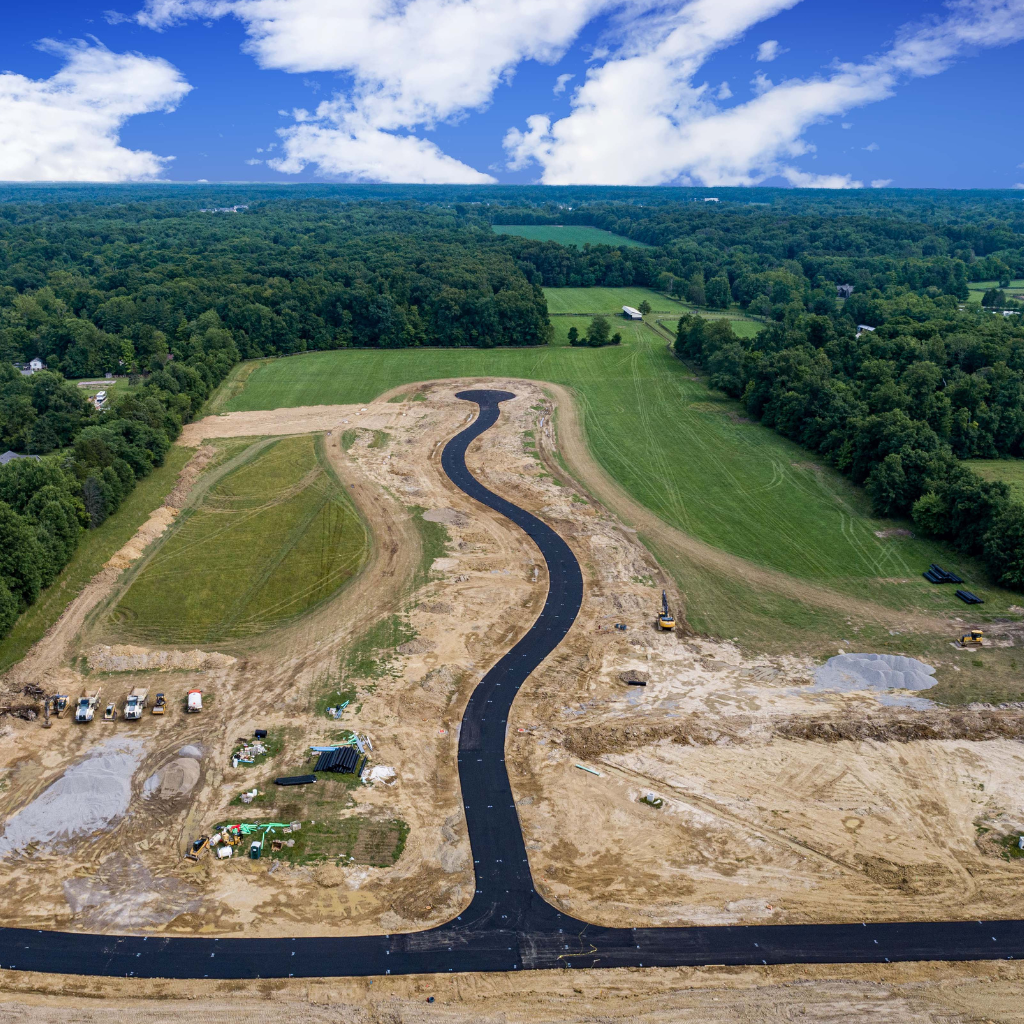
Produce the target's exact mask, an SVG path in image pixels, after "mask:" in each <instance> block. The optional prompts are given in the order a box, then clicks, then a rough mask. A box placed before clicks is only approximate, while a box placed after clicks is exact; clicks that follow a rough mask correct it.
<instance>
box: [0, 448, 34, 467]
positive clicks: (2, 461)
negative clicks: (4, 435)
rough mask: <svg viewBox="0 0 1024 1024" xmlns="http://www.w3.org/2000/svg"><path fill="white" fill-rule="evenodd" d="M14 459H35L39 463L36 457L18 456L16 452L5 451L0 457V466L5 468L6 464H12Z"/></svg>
mask: <svg viewBox="0 0 1024 1024" xmlns="http://www.w3.org/2000/svg"><path fill="white" fill-rule="evenodd" d="M15 459H35V460H36V462H38V461H39V456H38V455H19V454H18V453H17V452H11V451H7V452H4V453H3V455H0V466H6V465H7V463H8V462H14V460H15Z"/></svg>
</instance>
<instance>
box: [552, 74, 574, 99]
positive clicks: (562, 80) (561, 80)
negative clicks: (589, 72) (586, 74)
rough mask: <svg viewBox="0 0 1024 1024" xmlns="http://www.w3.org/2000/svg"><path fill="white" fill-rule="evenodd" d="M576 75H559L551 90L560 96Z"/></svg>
mask: <svg viewBox="0 0 1024 1024" xmlns="http://www.w3.org/2000/svg"><path fill="white" fill-rule="evenodd" d="M575 77H576V76H575V75H559V76H558V77H557V78H556V79H555V87H554V89H552V90H551V91H552V92H553V93H554V94H555V95H556V96H558V95H559V94H560V93H563V92H565V87H566V86H567V85H568V84H569V83H570V82H571V81H572V80H573V79H574V78H575Z"/></svg>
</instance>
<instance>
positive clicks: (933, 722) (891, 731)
mask: <svg viewBox="0 0 1024 1024" xmlns="http://www.w3.org/2000/svg"><path fill="white" fill-rule="evenodd" d="M776 738H778V739H786V740H812V741H814V742H816V743H839V742H843V741H867V740H870V741H871V742H874V743H913V742H915V741H918V740H975V741H982V740H997V739H1012V740H1021V739H1024V712H1021V711H1000V710H981V711H956V712H949V711H946V710H944V709H943V710H939V709H936V710H934V711H914V712H905V711H898V710H879V711H877V712H873V713H869V714H865V713H863V712H860V713H854V714H852V715H849V716H844V717H841V718H840V717H834V716H830V717H827V718H825V717H820V716H809V715H780V716H772V717H754V716H751V715H720V716H715V717H710V716H707V715H688V716H686V718H685V719H684V720H683V721H675V722H666V721H662V722H658V723H637V722H632V723H626V724H615V723H611V722H604V723H601V724H595V725H589V726H580V727H578V728H572V727H570V728H567V729H566V730H565V731H564V734H563V739H562V743H563V745H564V747H565V749H566V750H567V751H569V752H570V753H572V754H574V755H576V756H577V757H583V758H587V757H601V756H603V755H604V754H607V753H610V752H613V751H614V752H618V753H622V752H624V751H628V750H636V749H638V748H640V747H645V746H650V745H652V744H655V743H661V742H663V741H665V740H668V741H670V742H672V743H680V744H684V745H688V746H695V747H706V746H713V745H715V744H718V745H722V744H728V743H741V744H755V745H756V744H760V743H770V742H771V741H772V740H773V739H776Z"/></svg>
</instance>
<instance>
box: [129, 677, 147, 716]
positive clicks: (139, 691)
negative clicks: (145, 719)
mask: <svg viewBox="0 0 1024 1024" xmlns="http://www.w3.org/2000/svg"><path fill="white" fill-rule="evenodd" d="M148 702H149V690H147V689H146V688H145V687H144V686H137V687H136V688H135V689H134V690H132V692H131V693H129V694H128V699H127V700H126V701H125V702H124V717H125V720H126V721H128V722H135V721H138V719H140V718H141V717H142V712H143V710H144V709H145V707H146V704H147V703H148Z"/></svg>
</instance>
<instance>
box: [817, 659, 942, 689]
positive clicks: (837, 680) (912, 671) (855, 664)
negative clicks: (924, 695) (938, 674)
mask: <svg viewBox="0 0 1024 1024" xmlns="http://www.w3.org/2000/svg"><path fill="white" fill-rule="evenodd" d="M934 685H935V669H934V668H933V667H932V666H931V665H926V664H925V663H924V662H923V661H918V660H917V659H916V658H905V657H903V656H902V655H899V654H838V655H836V657H834V658H829V659H828V661H826V662H825V664H824V665H822V666H821V667H820V668H819V669H818V670H817V671H816V672H815V673H814V685H813V686H811V687H809V688H808V689H805V690H803V691H802V692H804V693H807V692H824V691H830V692H833V693H849V692H851V691H854V690H874V691H876V692H880V693H889V692H891V691H893V690H928V689H930V688H931V687H933V686H934Z"/></svg>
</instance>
